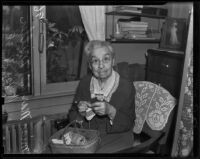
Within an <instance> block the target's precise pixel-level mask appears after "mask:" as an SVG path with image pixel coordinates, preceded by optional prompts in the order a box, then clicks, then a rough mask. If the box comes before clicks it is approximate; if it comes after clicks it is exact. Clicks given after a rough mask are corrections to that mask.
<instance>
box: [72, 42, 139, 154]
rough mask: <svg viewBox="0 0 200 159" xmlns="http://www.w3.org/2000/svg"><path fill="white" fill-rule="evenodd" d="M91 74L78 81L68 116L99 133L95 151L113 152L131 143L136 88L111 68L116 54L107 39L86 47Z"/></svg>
mask: <svg viewBox="0 0 200 159" xmlns="http://www.w3.org/2000/svg"><path fill="white" fill-rule="evenodd" d="M85 52H86V55H87V59H88V63H89V68H90V69H91V71H92V75H87V76H85V77H84V78H83V79H82V80H81V81H80V83H79V86H78V88H77V92H76V95H75V98H74V102H73V104H72V107H71V109H70V111H69V119H70V121H72V120H79V121H82V125H83V128H88V129H96V130H99V131H100V134H101V145H100V148H99V149H98V150H97V153H113V152H117V151H119V150H122V149H124V148H128V147H131V146H132V144H133V133H132V129H133V126H134V120H135V112H134V110H135V101H134V100H135V89H134V86H133V84H132V83H130V82H128V81H127V80H126V79H123V78H121V77H120V75H119V74H118V73H117V72H116V71H115V70H114V69H113V66H114V63H115V53H114V51H113V48H112V47H111V45H110V44H109V43H108V42H105V41H99V40H94V41H91V42H89V43H88V44H87V45H86V47H85Z"/></svg>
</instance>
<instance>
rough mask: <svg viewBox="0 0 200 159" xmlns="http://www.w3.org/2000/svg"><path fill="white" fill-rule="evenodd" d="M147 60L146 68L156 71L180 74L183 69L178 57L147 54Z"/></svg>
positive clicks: (174, 74)
mask: <svg viewBox="0 0 200 159" xmlns="http://www.w3.org/2000/svg"><path fill="white" fill-rule="evenodd" d="M147 61H148V62H147V70H151V71H155V72H158V73H163V74H168V75H173V76H180V75H181V72H182V69H183V66H182V59H180V58H174V57H167V56H159V55H152V54H149V55H148V57H147Z"/></svg>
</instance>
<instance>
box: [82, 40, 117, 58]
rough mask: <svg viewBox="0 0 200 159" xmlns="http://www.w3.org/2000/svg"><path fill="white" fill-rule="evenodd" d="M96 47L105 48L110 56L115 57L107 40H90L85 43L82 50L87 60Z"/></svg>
mask: <svg viewBox="0 0 200 159" xmlns="http://www.w3.org/2000/svg"><path fill="white" fill-rule="evenodd" d="M97 48H107V49H108V50H109V52H110V54H111V56H112V57H113V58H114V57H115V53H114V50H113V47H112V46H111V44H110V43H109V42H107V41H101V40H92V41H90V42H88V43H87V45H86V46H85V50H84V51H85V54H86V56H87V59H88V60H89V59H90V57H91V54H92V52H93V51H94V50H95V49H97Z"/></svg>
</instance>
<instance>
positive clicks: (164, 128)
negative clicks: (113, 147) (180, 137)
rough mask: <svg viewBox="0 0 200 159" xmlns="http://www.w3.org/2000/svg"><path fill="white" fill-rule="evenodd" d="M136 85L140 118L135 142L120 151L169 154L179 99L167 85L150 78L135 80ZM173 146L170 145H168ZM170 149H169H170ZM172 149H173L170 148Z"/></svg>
mask: <svg viewBox="0 0 200 159" xmlns="http://www.w3.org/2000/svg"><path fill="white" fill-rule="evenodd" d="M133 83H134V86H135V88H136V96H135V111H136V120H135V127H134V129H133V132H134V137H135V139H134V140H135V141H134V143H133V146H132V147H130V148H128V149H125V150H122V151H120V152H119V153H154V154H162V155H166V154H165V153H166V152H165V151H164V150H163V149H166V147H167V146H169V145H167V144H168V143H167V140H168V139H169V137H170V138H173V136H172V135H171V134H169V133H170V127H171V126H172V121H173V116H174V111H175V109H174V107H175V105H176V99H175V98H174V97H173V96H171V94H170V93H169V92H168V91H167V90H166V89H164V88H163V87H161V86H159V85H156V84H154V83H151V82H148V81H135V82H133ZM168 148H169V147H168ZM167 151H168V150H167ZM168 153H169V152H168Z"/></svg>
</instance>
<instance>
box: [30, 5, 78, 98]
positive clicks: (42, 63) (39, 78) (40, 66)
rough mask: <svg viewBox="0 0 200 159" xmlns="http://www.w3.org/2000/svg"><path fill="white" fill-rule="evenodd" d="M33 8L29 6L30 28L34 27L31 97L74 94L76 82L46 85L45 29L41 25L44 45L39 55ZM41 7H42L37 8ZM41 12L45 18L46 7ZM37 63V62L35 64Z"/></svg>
mask: <svg viewBox="0 0 200 159" xmlns="http://www.w3.org/2000/svg"><path fill="white" fill-rule="evenodd" d="M34 7H36V6H31V9H30V10H31V15H32V17H31V19H32V20H31V23H32V24H31V26H34V29H33V32H32V34H33V35H34V36H31V37H32V55H33V57H32V59H33V62H32V64H33V66H32V68H33V71H32V73H33V82H32V83H33V86H32V87H33V90H34V91H33V95H34V96H39V95H50V94H58V93H62V94H63V93H66V94H69V93H71V94H74V93H75V91H76V88H77V86H78V83H79V80H78V81H69V82H60V83H51V84H48V83H47V82H46V52H45V51H46V36H45V35H46V27H45V24H42V25H43V35H44V43H43V49H42V52H41V53H40V52H39V50H38V48H39V45H38V41H39V31H40V28H39V19H38V18H37V17H36V16H37V14H38V13H36V12H34ZM39 7H43V6H39ZM41 11H42V12H43V15H44V17H46V7H45V6H44V8H43V9H42V10H41ZM37 61H39V62H37Z"/></svg>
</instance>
